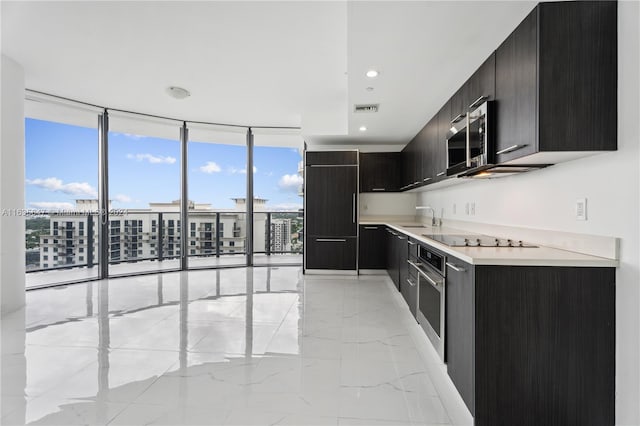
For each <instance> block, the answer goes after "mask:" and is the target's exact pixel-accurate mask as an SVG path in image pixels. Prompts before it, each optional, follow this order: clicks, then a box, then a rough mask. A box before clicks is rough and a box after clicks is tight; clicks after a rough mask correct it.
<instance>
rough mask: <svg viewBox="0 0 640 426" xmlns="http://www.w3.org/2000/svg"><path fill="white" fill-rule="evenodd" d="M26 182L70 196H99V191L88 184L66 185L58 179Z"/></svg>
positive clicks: (72, 183) (29, 180) (73, 183)
mask: <svg viewBox="0 0 640 426" xmlns="http://www.w3.org/2000/svg"><path fill="white" fill-rule="evenodd" d="M26 182H27V184H28V185H34V186H37V187H40V188H44V189H46V190H48V191H53V192H63V193H65V194H69V195H75V196H89V197H93V198H96V197H97V196H98V191H96V189H95V188H94V187H92V186H91V185H89V184H88V183H87V182H69V183H64V182H63V181H62V179H58V178H56V177H48V178H45V179H40V178H38V179H27V180H26Z"/></svg>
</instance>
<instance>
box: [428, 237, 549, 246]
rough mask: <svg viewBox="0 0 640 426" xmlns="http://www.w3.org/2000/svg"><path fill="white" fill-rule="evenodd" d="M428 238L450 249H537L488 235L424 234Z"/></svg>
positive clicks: (521, 242) (519, 242)
mask: <svg viewBox="0 0 640 426" xmlns="http://www.w3.org/2000/svg"><path fill="white" fill-rule="evenodd" d="M422 235H423V236H425V237H427V238H431V239H432V240H435V241H438V242H439V243H442V244H446V245H448V246H450V247H527V248H537V247H538V246H535V245H533V244H530V243H527V242H524V241H522V240H511V239H508V238H498V237H491V236H488V235H453V234H444V235H436V234H422Z"/></svg>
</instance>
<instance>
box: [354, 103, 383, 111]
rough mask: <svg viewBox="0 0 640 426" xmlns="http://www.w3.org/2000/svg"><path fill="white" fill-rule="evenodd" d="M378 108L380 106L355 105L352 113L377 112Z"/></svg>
mask: <svg viewBox="0 0 640 426" xmlns="http://www.w3.org/2000/svg"><path fill="white" fill-rule="evenodd" d="M378 108H380V104H361V105H357V104H356V105H355V106H354V109H353V112H378Z"/></svg>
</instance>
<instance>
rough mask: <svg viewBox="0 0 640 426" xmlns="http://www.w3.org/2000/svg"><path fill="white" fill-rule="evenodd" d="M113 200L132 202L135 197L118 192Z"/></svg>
mask: <svg viewBox="0 0 640 426" xmlns="http://www.w3.org/2000/svg"><path fill="white" fill-rule="evenodd" d="M111 200H113V201H115V202H117V203H130V202H132V201H133V199H132V198H131V197H129V196H128V195H124V194H116V195H115V196H113V197H111Z"/></svg>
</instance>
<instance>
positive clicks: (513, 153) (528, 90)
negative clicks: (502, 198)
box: [496, 8, 538, 163]
mask: <svg viewBox="0 0 640 426" xmlns="http://www.w3.org/2000/svg"><path fill="white" fill-rule="evenodd" d="M537 12H538V8H535V9H534V10H533V12H531V13H530V14H529V16H527V17H526V18H525V19H524V21H522V23H520V25H518V27H517V28H516V29H515V30H514V32H513V33H511V35H510V36H509V37H508V38H507V39H506V40H505V41H504V43H502V45H501V46H500V47H498V50H496V101H497V105H496V123H497V126H496V128H497V130H496V154H497V155H496V157H497V158H496V160H497V162H498V163H504V162H505V161H509V160H513V159H515V158H519V157H522V156H524V155H528V154H532V153H534V152H536V151H537V149H538V146H537V145H538V144H537V132H536V128H537V121H538V120H537V69H538V63H537V41H536V40H537V33H538V32H537V23H538V14H537ZM498 153H501V154H498Z"/></svg>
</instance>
